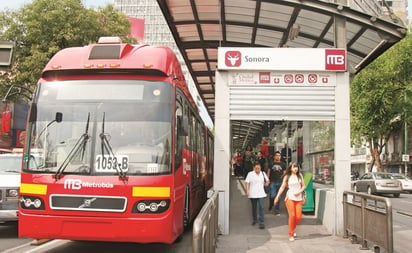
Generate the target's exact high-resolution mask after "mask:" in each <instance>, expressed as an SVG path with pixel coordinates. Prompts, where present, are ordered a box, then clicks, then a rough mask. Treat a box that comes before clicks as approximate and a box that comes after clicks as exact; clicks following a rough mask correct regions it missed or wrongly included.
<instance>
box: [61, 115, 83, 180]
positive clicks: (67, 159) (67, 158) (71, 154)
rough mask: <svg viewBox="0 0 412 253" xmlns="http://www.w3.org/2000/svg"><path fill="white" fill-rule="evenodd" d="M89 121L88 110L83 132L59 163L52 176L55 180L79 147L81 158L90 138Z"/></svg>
mask: <svg viewBox="0 0 412 253" xmlns="http://www.w3.org/2000/svg"><path fill="white" fill-rule="evenodd" d="M89 122H90V112H89V113H88V115H87V123H86V130H85V132H84V133H83V134H82V135H81V136H80V138H79V139H78V140H77V142H76V144H74V146H73V148H72V150H70V153H69V154H68V155H67V157H66V159H64V161H63V163H62V164H61V165H60V167H59V169H58V170H57V171H56V174H55V176H54V178H55V179H56V181H57V180H59V179H60V178H61V175H62V174H63V171H64V170H65V169H66V168H67V165H69V163H70V162H71V161H72V160H73V157H74V156H75V155H76V154H77V153H78V152H79V151H80V149H82V153H81V159H82V160H83V157H84V152H85V150H86V143H87V141H88V140H89V139H90V135H89Z"/></svg>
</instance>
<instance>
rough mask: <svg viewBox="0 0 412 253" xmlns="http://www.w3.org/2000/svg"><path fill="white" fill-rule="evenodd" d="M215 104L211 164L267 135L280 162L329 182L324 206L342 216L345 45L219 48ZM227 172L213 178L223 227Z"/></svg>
mask: <svg viewBox="0 0 412 253" xmlns="http://www.w3.org/2000/svg"><path fill="white" fill-rule="evenodd" d="M280 59H281V60H280ZM216 107H217V108H219V110H217V111H216V116H215V132H216V136H215V137H216V138H215V164H214V166H215V168H218V167H221V164H222V161H230V160H231V157H232V156H233V154H234V153H235V152H236V151H243V150H244V149H245V148H246V146H248V145H250V146H252V148H253V151H259V150H260V146H261V145H262V143H263V141H265V142H267V145H268V147H269V153H270V154H273V153H274V152H275V151H280V152H281V153H282V155H283V158H284V159H285V162H290V161H294V162H298V163H299V164H300V165H301V168H302V170H303V171H304V172H306V173H310V177H311V179H312V180H315V181H316V180H319V181H322V182H323V183H326V184H330V185H333V187H331V188H334V189H335V195H334V196H333V199H331V201H330V205H331V206H328V210H330V211H332V213H330V214H331V215H333V217H335V215H339V214H338V212H340V211H341V208H340V206H339V204H337V203H338V202H339V201H340V199H341V198H342V197H341V195H342V193H343V191H344V190H348V189H349V186H350V176H349V175H350V142H349V140H350V125H349V74H348V73H347V72H346V52H345V50H343V49H288V48H219V49H218V71H217V72H216ZM338 144H339V145H338ZM232 173H233V172H232V171H230V172H228V173H224V174H225V175H222V174H220V175H219V177H216V176H215V183H214V184H215V189H216V190H218V191H219V199H220V202H219V225H220V228H221V230H222V232H223V233H224V234H225V232H228V229H229V224H228V220H229V219H228V218H229V217H228V215H229V212H228V209H229V194H228V193H229V180H230V176H231V174H232ZM336 177H339V178H340V180H339V181H337V180H335V178H336ZM340 202H341V201H340ZM333 222H335V221H333ZM333 225H334V224H333ZM333 225H332V226H333ZM338 226H339V225H338ZM338 226H336V227H338Z"/></svg>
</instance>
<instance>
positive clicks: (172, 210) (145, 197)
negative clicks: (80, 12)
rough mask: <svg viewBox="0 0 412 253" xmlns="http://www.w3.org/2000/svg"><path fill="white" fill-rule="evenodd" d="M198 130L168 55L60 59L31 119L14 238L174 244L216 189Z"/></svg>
mask: <svg viewBox="0 0 412 253" xmlns="http://www.w3.org/2000/svg"><path fill="white" fill-rule="evenodd" d="M204 129H205V128H204V124H203V122H202V121H201V119H200V117H199V115H198V110H197V108H196V105H195V103H194V101H193V99H192V98H191V96H190V93H189V91H188V88H187V86H186V83H185V80H184V78H183V74H182V72H181V68H180V65H179V63H178V61H177V59H176V56H175V55H174V54H173V52H172V51H171V50H170V49H168V48H164V47H149V46H143V45H137V46H133V45H129V44H121V43H120V44H117V43H112V44H110V43H106V44H93V45H89V46H86V47H81V48H69V49H65V50H63V51H61V52H59V53H57V54H56V55H55V56H54V57H53V58H52V59H51V60H50V62H49V63H48V65H47V66H46V68H45V69H44V71H43V73H42V76H41V79H40V80H39V83H38V84H37V88H36V92H35V94H34V96H33V101H32V105H31V108H30V112H29V115H28V125H27V139H26V145H25V150H24V155H23V156H24V157H23V160H24V166H23V171H22V173H21V188H20V202H19V236H21V237H30V238H35V239H47V238H49V239H55V238H56V239H58V238H59V239H70V240H93V241H123V242H139V243H149V242H163V243H172V242H174V241H175V240H176V239H178V238H179V237H180V236H181V235H182V233H183V231H184V228H185V226H188V225H189V224H190V223H191V221H193V219H194V217H195V216H196V214H197V213H198V211H199V210H200V208H201V206H202V205H203V203H204V202H205V196H206V194H205V192H206V191H207V190H208V189H210V188H211V187H212V181H211V180H210V178H211V175H212V173H211V167H209V165H211V163H210V161H211V159H212V158H210V157H209V154H211V152H210V151H209V150H208V149H209V147H211V143H212V141H213V139H212V137H211V135H207V136H206V132H207V131H204ZM201 161H207V164H208V165H207V167H205V166H206V165H205V164H206V163H205V162H201ZM200 172H202V173H200ZM206 176H207V177H206Z"/></svg>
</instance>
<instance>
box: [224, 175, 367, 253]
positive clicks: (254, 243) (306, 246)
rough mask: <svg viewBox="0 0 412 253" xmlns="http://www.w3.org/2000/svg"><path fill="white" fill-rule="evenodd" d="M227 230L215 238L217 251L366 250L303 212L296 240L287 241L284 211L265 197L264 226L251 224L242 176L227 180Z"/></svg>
mask: <svg viewBox="0 0 412 253" xmlns="http://www.w3.org/2000/svg"><path fill="white" fill-rule="evenodd" d="M229 205H230V211H229V212H230V214H229V234H228V235H219V236H218V238H217V248H216V252H217V253H245V252H248V253H267V252H276V253H290V252H293V253H335V252H336V253H356V252H359V253H360V252H362V253H368V252H373V249H368V250H363V249H361V245H360V244H356V243H354V244H352V242H351V241H350V239H349V238H344V237H343V236H334V235H332V234H331V233H330V232H328V230H327V228H326V227H325V226H324V225H322V224H321V223H320V222H319V221H318V219H317V218H316V217H315V216H314V215H312V214H310V213H309V214H306V213H304V215H303V219H302V221H301V223H300V224H299V225H298V227H297V229H296V234H297V236H296V238H295V241H289V237H288V224H287V223H288V221H287V212H286V208H285V206H284V204H281V208H280V209H281V214H280V216H275V215H274V213H273V211H271V212H270V211H269V210H268V205H269V200H266V201H265V228H264V229H259V226H258V225H254V226H252V210H251V203H250V200H249V199H248V198H247V196H246V193H245V185H244V180H243V178H240V177H239V178H238V177H235V176H232V177H231V180H230V203H229Z"/></svg>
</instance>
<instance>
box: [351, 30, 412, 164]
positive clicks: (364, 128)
mask: <svg viewBox="0 0 412 253" xmlns="http://www.w3.org/2000/svg"><path fill="white" fill-rule="evenodd" d="M410 62H412V37H411V35H410V34H408V35H407V36H406V37H405V38H404V39H403V40H402V41H400V42H399V43H398V44H396V45H395V46H393V47H392V48H390V49H389V50H388V51H386V52H385V53H384V54H382V55H381V56H380V57H379V58H378V59H376V60H375V61H373V62H372V63H371V64H370V65H368V66H367V67H366V68H365V69H364V70H362V71H361V72H360V73H359V74H358V75H357V76H355V78H354V79H353V81H352V83H351V134H352V141H353V142H354V143H359V142H360V141H361V140H365V141H366V142H367V143H368V144H369V148H370V151H371V154H372V155H373V160H372V161H373V162H372V165H371V168H369V169H370V170H371V169H372V167H373V166H374V165H375V166H376V167H377V170H378V171H382V170H383V168H382V167H381V159H380V155H381V153H382V151H383V150H384V148H385V146H386V144H387V141H388V140H389V138H390V137H391V136H393V134H394V133H396V132H398V131H399V130H400V129H401V127H402V122H404V121H406V122H409V121H410V118H411V115H412V114H411V113H410V112H411V111H412V105H411V103H410V102H409V100H410V99H409V98H410V97H411V91H412V90H411V89H412V86H411V81H412V75H411V74H410V73H411V70H412V65H411V64H410Z"/></svg>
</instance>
